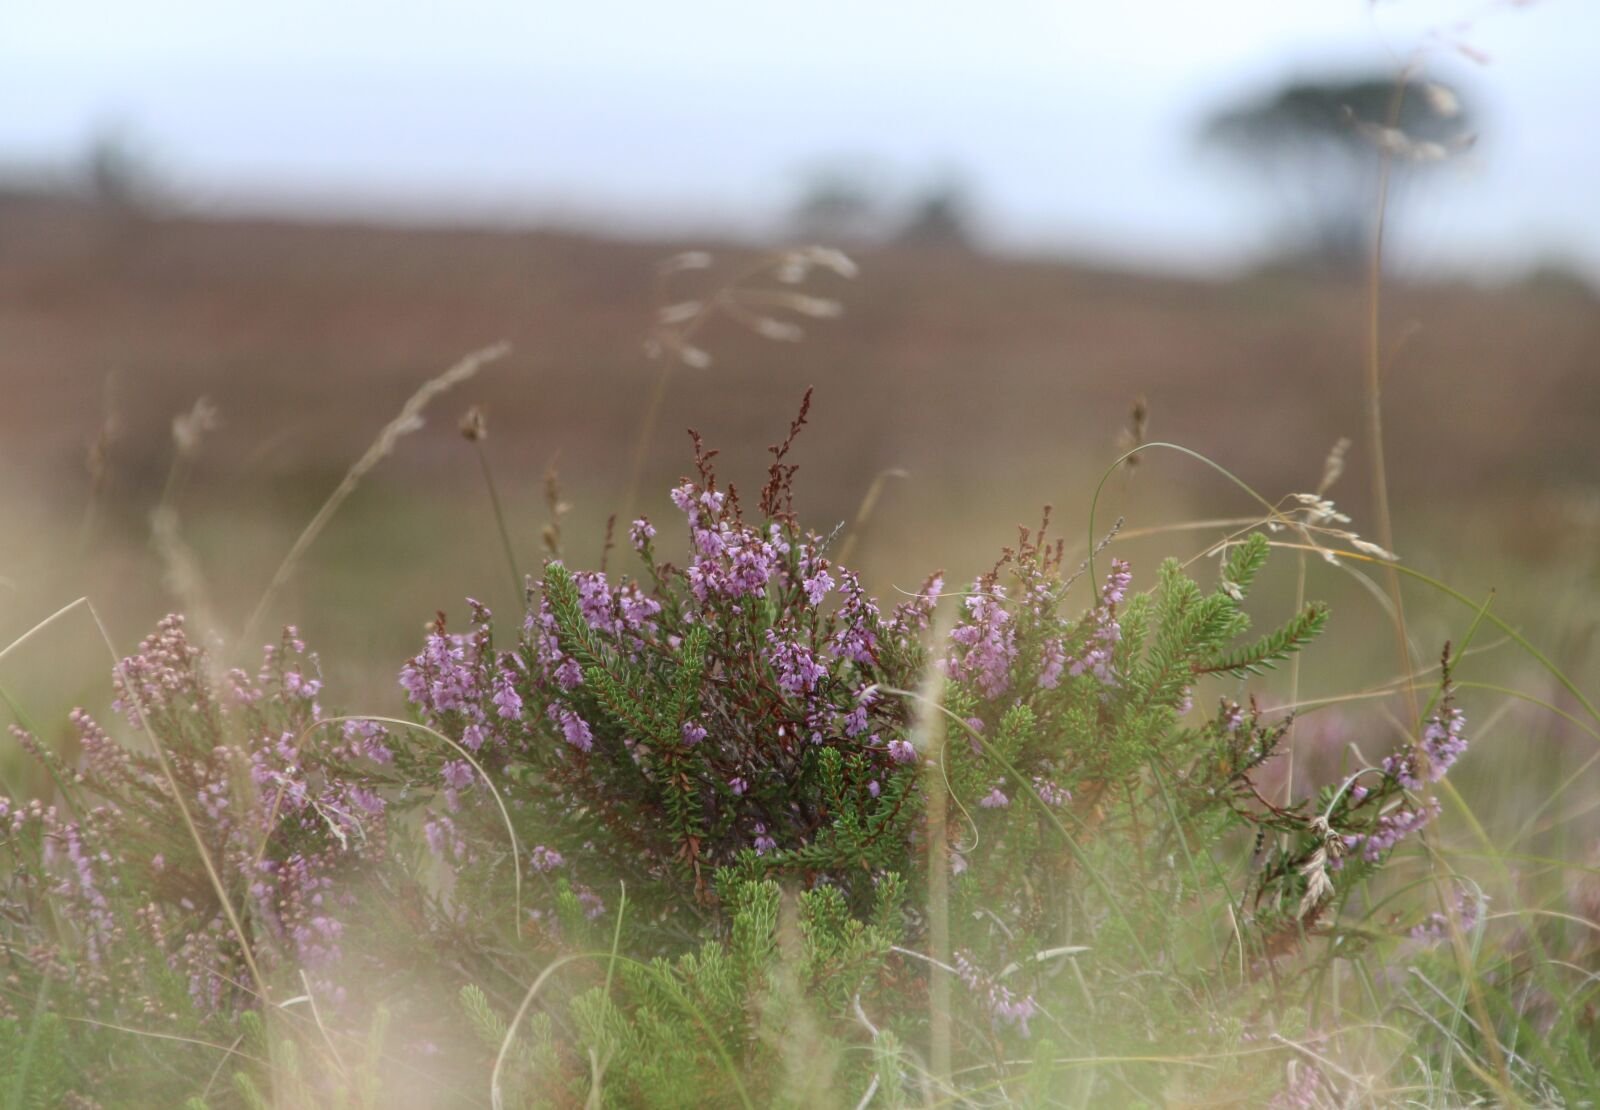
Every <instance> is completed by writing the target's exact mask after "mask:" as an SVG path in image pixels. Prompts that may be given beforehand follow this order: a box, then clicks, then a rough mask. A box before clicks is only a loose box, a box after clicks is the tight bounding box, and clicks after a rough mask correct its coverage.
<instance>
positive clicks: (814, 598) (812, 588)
mask: <svg viewBox="0 0 1600 1110" xmlns="http://www.w3.org/2000/svg"><path fill="white" fill-rule="evenodd" d="M802 586H803V588H804V589H805V592H806V600H807V601H809V602H810V603H811V604H812V605H821V604H822V599H823V598H825V597H827V596H828V591H829V590H831V589H833V575H831V574H829V573H828V571H827V568H826V567H824V568H823V569H821V570H819V571H817V572H816V573H815V574H813V575H812V576H811V577H809V578H807V579H806V580H805V581H804V582H803V583H802Z"/></svg>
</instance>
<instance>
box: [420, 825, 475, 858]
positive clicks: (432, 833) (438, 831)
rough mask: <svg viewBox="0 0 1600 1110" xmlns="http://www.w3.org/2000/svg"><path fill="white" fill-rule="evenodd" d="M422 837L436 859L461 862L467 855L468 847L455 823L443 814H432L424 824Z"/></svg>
mask: <svg viewBox="0 0 1600 1110" xmlns="http://www.w3.org/2000/svg"><path fill="white" fill-rule="evenodd" d="M422 836H423V839H425V840H426V841H427V842H428V851H430V852H432V853H433V855H434V858H435V859H438V860H449V859H455V860H460V859H461V858H462V857H463V856H465V855H466V851H467V845H466V842H465V841H464V840H462V839H461V836H460V834H459V833H457V832H456V826H455V822H454V821H451V820H450V818H448V817H446V816H445V815H444V814H442V813H439V814H432V815H430V816H429V817H428V819H427V820H426V821H424V822H423V823H422Z"/></svg>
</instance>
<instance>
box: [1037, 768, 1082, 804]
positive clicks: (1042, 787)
mask: <svg viewBox="0 0 1600 1110" xmlns="http://www.w3.org/2000/svg"><path fill="white" fill-rule="evenodd" d="M1033 789H1034V791H1035V792H1037V793H1038V795H1039V800H1040V801H1042V802H1043V803H1044V804H1045V805H1047V806H1058V805H1061V804H1062V803H1063V802H1070V801H1071V800H1072V791H1070V790H1066V789H1063V788H1062V787H1059V786H1057V785H1056V784H1055V783H1053V782H1051V781H1050V780H1049V779H1047V778H1041V777H1039V776H1038V775H1035V776H1034V778H1033Z"/></svg>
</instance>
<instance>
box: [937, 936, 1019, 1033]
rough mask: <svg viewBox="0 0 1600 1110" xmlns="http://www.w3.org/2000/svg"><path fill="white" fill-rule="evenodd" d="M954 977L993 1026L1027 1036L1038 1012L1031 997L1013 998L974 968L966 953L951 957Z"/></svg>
mask: <svg viewBox="0 0 1600 1110" xmlns="http://www.w3.org/2000/svg"><path fill="white" fill-rule="evenodd" d="M954 962H955V967H956V977H957V978H959V979H960V980H961V982H962V984H963V985H964V986H965V987H966V988H967V990H969V991H971V992H972V995H973V997H974V998H976V999H977V1000H978V1002H979V1003H980V1004H982V1005H984V1006H986V1007H987V1008H988V1010H989V1016H990V1017H991V1018H992V1019H993V1020H994V1022H995V1024H997V1025H1007V1024H1009V1025H1015V1026H1016V1027H1017V1031H1018V1032H1019V1033H1021V1034H1022V1035H1023V1036H1024V1037H1026V1036H1028V1022H1029V1021H1030V1020H1031V1019H1032V1018H1033V1017H1035V1016H1036V1015H1037V1014H1038V1013H1039V1004H1038V1003H1037V1002H1035V1001H1034V1000H1033V996H1032V995H1020V996H1019V995H1017V994H1015V993H1013V992H1012V991H1011V989H1010V988H1009V987H1006V986H1003V985H1001V983H1000V981H999V980H997V979H996V978H995V977H994V976H992V975H990V974H989V973H988V972H986V971H984V970H982V969H981V968H979V967H977V966H976V965H975V964H974V963H973V962H972V958H971V956H970V955H968V954H967V953H966V952H957V953H956V954H955V957H954Z"/></svg>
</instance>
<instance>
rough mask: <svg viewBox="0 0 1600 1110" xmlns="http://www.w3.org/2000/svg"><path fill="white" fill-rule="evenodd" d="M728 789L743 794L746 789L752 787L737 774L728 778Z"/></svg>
mask: <svg viewBox="0 0 1600 1110" xmlns="http://www.w3.org/2000/svg"><path fill="white" fill-rule="evenodd" d="M728 789H729V790H732V791H733V792H734V793H735V794H743V793H744V792H745V791H746V790H749V789H750V784H749V783H748V782H746V781H745V780H744V779H743V778H741V777H740V776H738V775H735V776H734V777H733V778H731V779H729V780H728Z"/></svg>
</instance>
